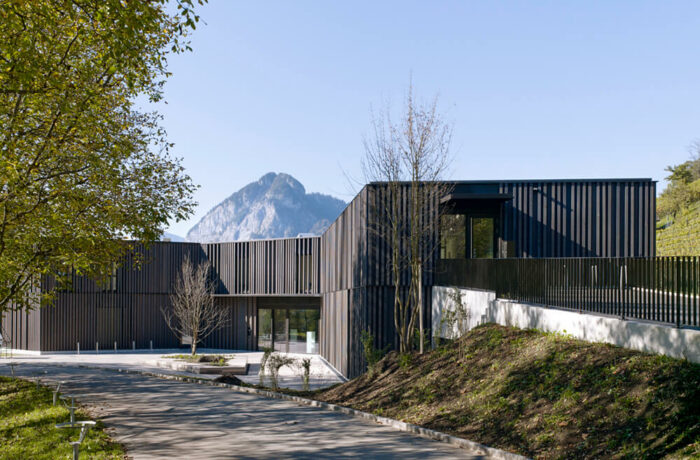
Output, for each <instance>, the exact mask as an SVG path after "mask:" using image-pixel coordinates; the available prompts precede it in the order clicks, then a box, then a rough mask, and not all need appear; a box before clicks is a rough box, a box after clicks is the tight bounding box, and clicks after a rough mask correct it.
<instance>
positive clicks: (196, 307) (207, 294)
mask: <svg viewBox="0 0 700 460" xmlns="http://www.w3.org/2000/svg"><path fill="white" fill-rule="evenodd" d="M209 270H210V264H209V262H203V263H200V264H199V265H197V266H195V265H194V264H193V263H192V261H191V260H190V258H189V256H185V259H184V260H183V262H182V268H181V270H180V273H179V274H178V276H177V279H176V280H175V289H174V293H173V294H171V295H170V302H171V303H172V307H171V308H161V313H162V314H163V318H164V319H165V322H166V324H167V325H168V327H169V328H170V330H172V331H173V333H174V334H175V335H176V336H177V337H178V339H180V340H181V339H182V338H183V337H188V338H190V339H191V340H192V343H191V347H192V355H195V354H196V353H197V344H198V343H199V342H200V341H202V340H204V339H205V338H206V337H207V336H209V334H211V333H212V332H214V331H215V330H217V329H218V328H220V327H222V326H224V325H226V323H227V322H228V312H227V310H226V308H225V307H222V306H219V305H217V304H216V302H215V301H214V297H213V294H214V284H213V283H212V282H211V280H210V279H209Z"/></svg>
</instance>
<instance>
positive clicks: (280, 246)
mask: <svg viewBox="0 0 700 460" xmlns="http://www.w3.org/2000/svg"><path fill="white" fill-rule="evenodd" d="M452 185H453V187H452V190H451V191H450V193H449V194H448V195H446V196H444V197H436V198H435V200H434V202H433V203H432V206H433V207H434V211H435V212H434V213H433V212H431V213H430V215H432V216H435V218H434V219H433V222H432V223H431V224H432V225H431V228H433V229H434V234H432V235H431V238H433V241H434V243H435V244H434V246H435V248H436V249H435V251H431V252H430V253H429V254H428V253H427V254H425V258H424V270H423V292H424V295H423V299H424V302H425V305H424V309H423V310H424V312H425V318H424V320H425V324H431V321H430V317H429V315H430V308H429V299H430V290H431V288H432V286H434V285H436V279H437V277H438V275H440V276H441V278H442V279H445V274H449V273H450V272H458V271H459V270H460V269H461V267H462V266H463V265H464V262H463V261H464V260H466V259H468V258H474V257H479V258H483V257H518V258H520V257H644V256H653V255H654V254H655V235H654V228H655V197H656V187H655V183H654V182H653V181H651V180H649V179H619V180H569V181H567V180H554V181H552V180H550V181H467V182H454V183H453V184H452ZM399 193H400V195H401V196H400V200H402V202H407V198H408V193H409V186H408V185H405V186H403V187H401V189H400V192H399ZM388 199H390V196H389V189H388V187H387V186H386V184H382V183H372V184H368V185H366V186H365V187H363V189H362V190H361V191H360V193H359V194H358V195H357V196H356V197H355V198H354V199H353V200H352V201H351V202H350V203H349V204H348V206H347V207H346V208H345V210H344V211H343V212H342V213H341V215H340V216H339V217H338V218H337V219H336V220H335V221H334V222H333V223H332V224H331V225H330V226H329V227H328V229H327V230H326V231H325V232H324V234H323V235H321V236H320V237H304V238H283V239H272V240H256V241H245V242H234V243H212V244H197V243H167V242H162V243H154V244H151V245H149V246H148V247H142V246H138V247H137V248H136V249H135V253H138V254H139V255H140V256H142V258H143V260H144V263H143V264H142V265H141V267H140V268H138V269H136V268H135V266H134V260H133V258H134V254H131V255H129V256H127V257H126V259H125V261H124V263H123V264H122V265H121V266H120V267H119V268H118V269H116V270H115V272H114V275H113V277H112V278H111V279H109V280H107V281H106V282H104V283H100V284H97V283H95V282H93V281H91V280H88V279H84V278H80V277H76V278H75V280H74V283H73V286H72V288H71V290H70V292H59V293H57V296H56V298H55V301H54V302H53V305H51V306H47V307H44V308H41V309H36V310H33V311H31V312H8V313H5V314H4V316H3V329H4V330H5V331H6V333H7V334H6V335H9V337H6V339H9V340H10V343H11V346H12V347H13V348H21V349H28V350H36V351H71V350H76V348H77V344H78V343H80V347H81V350H94V349H95V348H96V346H98V344H99V347H100V348H101V349H104V348H109V349H112V348H113V347H114V344H115V342H116V344H117V347H118V348H119V349H129V348H132V347H136V348H137V349H143V348H149V347H151V346H152V347H153V348H172V347H178V346H180V345H181V343H180V340H179V338H178V337H175V336H174V335H173V333H172V332H170V330H168V329H167V327H166V326H165V323H164V321H163V319H162V315H161V308H168V307H169V304H170V300H169V294H170V293H171V290H172V285H173V281H174V280H175V277H176V275H177V273H178V271H179V269H180V266H181V263H182V260H183V258H184V257H185V255H188V256H189V257H190V258H191V259H192V260H193V261H195V262H196V261H202V260H209V261H210V262H211V264H212V268H213V276H214V280H215V282H216V299H217V302H219V303H220V304H221V305H224V306H226V307H227V308H228V309H229V312H230V321H229V322H228V324H227V326H225V327H224V328H222V329H219V330H218V331H216V332H215V333H214V334H212V335H211V336H209V337H208V338H207V339H206V340H205V341H204V343H202V346H204V347H211V348H229V349H241V350H255V349H258V347H260V346H274V347H275V349H278V350H281V351H300V352H314V353H315V352H318V353H320V354H321V355H322V356H323V357H325V358H326V359H327V360H328V361H329V362H330V363H331V364H332V365H333V366H335V367H336V368H337V369H338V370H339V371H340V372H341V373H343V374H344V375H346V376H348V377H354V376H356V375H358V374H359V373H361V372H362V369H363V366H364V363H363V357H362V351H361V345H360V340H359V338H360V334H361V332H362V331H363V330H370V331H371V332H372V333H373V334H374V336H375V339H376V346H378V347H382V346H385V345H387V344H391V345H394V344H395V343H394V341H395V331H394V321H393V296H394V286H393V283H392V277H391V271H390V269H391V266H390V252H389V249H390V242H389V241H386V240H385V239H383V238H380V237H379V236H378V235H377V233H376V232H374V231H372V229H373V228H375V227H376V223H377V222H378V221H379V220H380V219H382V216H381V212H380V211H378V210H381V209H383V208H384V206H383V204H384V203H385V202H386V200H388ZM438 209H442V210H443V211H446V212H447V213H448V214H447V215H443V216H442V218H441V219H437V216H438V212H437V210H438ZM438 220H440V221H438ZM402 283H403V284H404V285H405V286H406V287H407V285H408V274H406V276H405V279H403V280H402ZM43 288H44V289H51V288H52V286H51V285H50V283H49V282H46V283H45V285H44V286H43Z"/></svg>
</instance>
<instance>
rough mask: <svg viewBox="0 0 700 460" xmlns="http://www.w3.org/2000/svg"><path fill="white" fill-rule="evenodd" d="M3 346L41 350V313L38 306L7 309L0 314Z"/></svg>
mask: <svg viewBox="0 0 700 460" xmlns="http://www.w3.org/2000/svg"><path fill="white" fill-rule="evenodd" d="M0 324H2V329H1V330H0V332H2V335H3V346H4V347H9V348H15V349H21V350H33V351H39V350H41V341H40V332H41V313H40V310H39V309H38V308H34V309H30V310H25V309H20V310H14V309H13V310H8V311H5V312H3V313H2V315H0Z"/></svg>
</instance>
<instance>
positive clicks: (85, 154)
mask: <svg viewBox="0 0 700 460" xmlns="http://www.w3.org/2000/svg"><path fill="white" fill-rule="evenodd" d="M198 3H200V4H201V3H202V2H201V0H200V1H199V2H198ZM193 8H194V5H193V1H192V0H179V1H177V3H175V4H174V5H171V4H169V3H168V1H167V0H143V1H123V0H6V1H2V2H0V311H3V310H5V309H8V308H19V307H32V306H35V305H36V304H37V303H36V302H37V301H38V300H47V299H45V298H43V299H40V298H38V294H37V292H38V290H37V287H38V285H39V283H40V282H41V280H42V279H44V278H45V277H46V276H47V275H51V276H54V277H56V278H57V281H58V283H59V284H61V283H67V282H68V279H69V276H68V275H69V274H70V273H71V272H72V271H74V272H76V273H78V274H81V275H87V276H92V277H95V278H100V277H102V276H104V275H105V274H106V273H107V271H108V270H111V267H112V263H113V262H114V261H115V260H118V259H119V257H120V255H122V254H123V253H124V251H125V250H127V249H128V247H129V245H128V244H126V243H125V241H124V240H125V239H137V240H142V241H145V242H149V241H153V240H154V239H156V238H157V237H158V236H159V235H160V234H161V232H162V229H163V228H164V226H165V225H166V224H167V223H168V222H169V221H170V220H172V219H182V218H185V217H186V216H188V215H189V214H191V212H192V209H193V207H194V202H193V200H192V193H193V191H194V188H195V186H194V185H193V184H192V181H191V179H190V178H189V177H188V176H187V174H185V172H184V170H183V167H182V165H181V163H180V160H179V159H176V158H173V157H172V156H171V155H170V153H169V149H170V148H171V147H172V144H170V143H169V142H168V140H167V137H166V133H165V131H164V130H163V128H162V127H161V126H160V124H159V123H160V120H161V117H160V115H159V114H158V113H155V112H144V111H142V110H139V109H138V108H137V106H136V105H135V100H136V99H137V98H139V97H140V98H144V97H145V98H146V99H148V100H150V101H158V100H161V98H162V89H163V84H164V81H165V79H166V78H167V77H168V76H169V72H168V70H167V59H168V56H169V55H171V54H173V53H180V52H183V51H185V50H189V49H190V46H189V41H188V37H187V36H188V32H189V31H191V30H192V29H194V28H195V25H196V23H197V21H198V19H199V18H198V16H197V15H196V14H195V12H194V9H193ZM47 297H50V294H47Z"/></svg>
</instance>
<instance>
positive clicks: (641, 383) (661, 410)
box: [312, 324, 700, 458]
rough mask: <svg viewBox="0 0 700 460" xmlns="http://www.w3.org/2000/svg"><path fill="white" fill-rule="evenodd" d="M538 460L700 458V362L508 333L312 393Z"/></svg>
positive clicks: (479, 331)
mask: <svg viewBox="0 0 700 460" xmlns="http://www.w3.org/2000/svg"><path fill="white" fill-rule="evenodd" d="M312 396H313V397H315V398H317V399H321V400H323V401H327V402H331V403H335V404H340V405H344V406H350V407H354V408H357V409H360V410H363V411H367V412H372V413H375V414H378V415H384V416H388V417H392V418H396V419H400V420H404V421H406V422H410V423H414V424H417V425H422V426H425V427H429V428H432V429H436V430H440V431H444V432H447V433H450V434H453V435H456V436H460V437H463V438H467V439H470V440H473V441H478V442H481V443H484V444H486V445H489V446H493V447H498V448H501V449H505V450H507V451H511V452H516V453H519V454H522V455H527V456H532V457H538V458H611V457H612V458H660V457H668V458H687V457H700V365H696V364H692V363H689V362H687V361H682V360H675V359H670V358H666V357H662V356H652V355H647V354H643V353H639V352H635V351H630V350H626V349H622V348H617V347H613V346H609V345H604V344H592V343H588V342H583V341H580V340H575V339H572V338H570V337H566V336H562V335H553V334H544V333H541V332H537V331H534V330H527V331H526V330H520V329H515V328H507V327H502V326H498V325H493V324H490V325H485V326H482V327H479V328H476V329H474V330H473V331H471V332H470V333H468V334H467V335H466V336H465V337H463V338H462V339H460V340H459V341H457V342H454V343H450V344H448V345H446V346H444V347H441V348H438V349H437V350H434V351H431V352H429V353H426V354H424V355H418V354H412V355H404V356H399V355H397V354H396V353H394V352H392V353H390V354H389V355H387V356H386V357H384V359H382V360H381V361H380V362H379V363H378V364H377V365H376V369H375V372H374V373H373V376H372V377H369V376H368V374H365V375H363V376H360V377H358V378H356V379H354V380H352V381H350V382H348V383H345V384H343V385H339V386H336V387H333V388H331V389H328V390H325V391H322V392H317V393H315V394H312Z"/></svg>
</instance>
